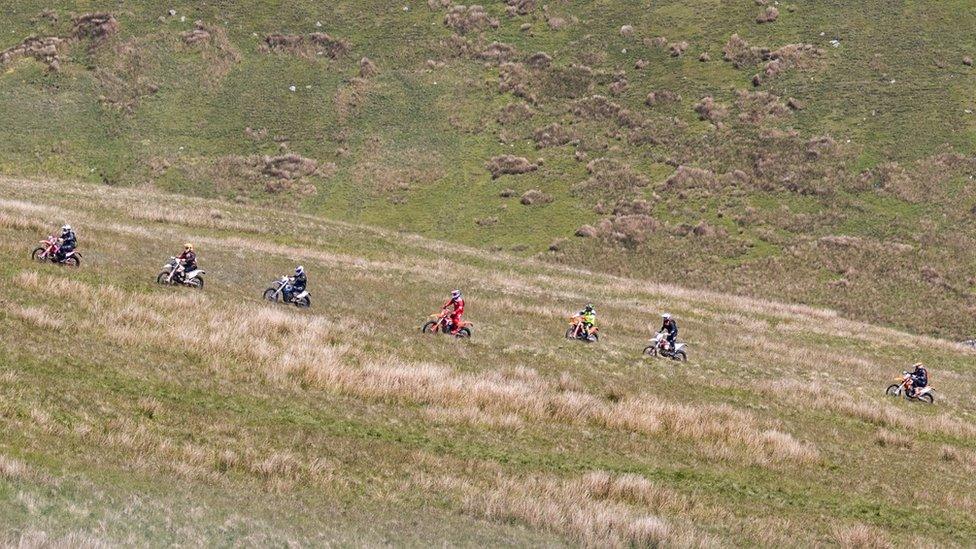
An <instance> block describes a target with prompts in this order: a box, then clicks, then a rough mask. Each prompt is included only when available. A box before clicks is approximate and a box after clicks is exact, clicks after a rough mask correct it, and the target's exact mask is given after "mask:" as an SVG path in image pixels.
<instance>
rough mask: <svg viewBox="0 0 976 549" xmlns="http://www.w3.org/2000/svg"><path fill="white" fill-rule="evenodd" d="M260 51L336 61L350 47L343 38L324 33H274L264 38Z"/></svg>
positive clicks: (347, 51)
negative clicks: (322, 56)
mask: <svg viewBox="0 0 976 549" xmlns="http://www.w3.org/2000/svg"><path fill="white" fill-rule="evenodd" d="M261 49H262V50H263V51H266V52H277V53H289V54H292V55H298V56H301V57H307V58H314V57H315V56H317V55H324V56H326V57H328V58H330V59H338V58H340V57H342V56H343V55H345V54H347V53H349V50H350V49H352V45H351V44H350V43H349V41H348V40H346V39H344V38H335V37H333V36H331V35H329V34H328V33H324V32H313V33H310V34H278V33H275V34H269V35H266V36H265V37H264V43H263V44H262V46H261Z"/></svg>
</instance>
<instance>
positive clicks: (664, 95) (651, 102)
mask: <svg viewBox="0 0 976 549" xmlns="http://www.w3.org/2000/svg"><path fill="white" fill-rule="evenodd" d="M679 101H681V94H679V93H676V92H673V91H671V90H655V91H652V92H650V93H648V94H647V97H646V98H645V99H644V104H645V105H647V106H648V107H653V106H655V105H661V104H665V103H677V102H679Z"/></svg>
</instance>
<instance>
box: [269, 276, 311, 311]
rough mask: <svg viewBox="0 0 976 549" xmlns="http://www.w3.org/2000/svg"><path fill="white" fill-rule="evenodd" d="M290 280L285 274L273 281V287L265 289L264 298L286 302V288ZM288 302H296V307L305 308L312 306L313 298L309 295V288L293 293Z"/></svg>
mask: <svg viewBox="0 0 976 549" xmlns="http://www.w3.org/2000/svg"><path fill="white" fill-rule="evenodd" d="M289 282H290V280H289V278H288V277H287V276H283V277H281V278H279V279H278V280H275V281H274V282H272V283H271V287H270V288H268V289H267V290H265V291H264V299H267V300H268V301H274V302H275V303H277V302H279V301H281V302H282V303H286V300H285V288H286V287H287V286H288V283H289ZM287 303H294V304H295V306H296V307H299V308H302V309H305V308H308V307H311V306H312V299H311V298H310V297H309V295H308V290H303V291H301V292H298V293H293V294H292V295H291V299H290V300H289V301H287Z"/></svg>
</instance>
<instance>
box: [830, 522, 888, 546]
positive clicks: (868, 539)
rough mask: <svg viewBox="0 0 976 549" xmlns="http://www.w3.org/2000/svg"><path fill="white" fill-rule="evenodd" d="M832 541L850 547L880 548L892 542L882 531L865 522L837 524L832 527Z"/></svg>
mask: <svg viewBox="0 0 976 549" xmlns="http://www.w3.org/2000/svg"><path fill="white" fill-rule="evenodd" d="M833 536H834V542H835V543H837V545H839V546H841V547H844V548H850V549H880V548H884V547H891V546H892V544H891V543H890V542H889V541H888V539H887V538H886V537H885V535H884V533H883V532H881V531H880V530H878V529H877V528H873V527H871V526H868V525H866V524H855V525H852V526H837V527H835V528H833Z"/></svg>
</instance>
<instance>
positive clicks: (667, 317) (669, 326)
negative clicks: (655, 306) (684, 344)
mask: <svg viewBox="0 0 976 549" xmlns="http://www.w3.org/2000/svg"><path fill="white" fill-rule="evenodd" d="M661 319H663V320H664V323H663V324H662V325H661V329H660V330H658V333H666V334H668V335H667V338H666V339H665V341H667V342H668V347H667V349H666V350H667V351H668V352H671V351H673V350H674V346H675V345H676V344H677V342H678V323H677V322H675V321H674V318H672V317H671V314H670V313H664V314H663V315H661Z"/></svg>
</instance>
